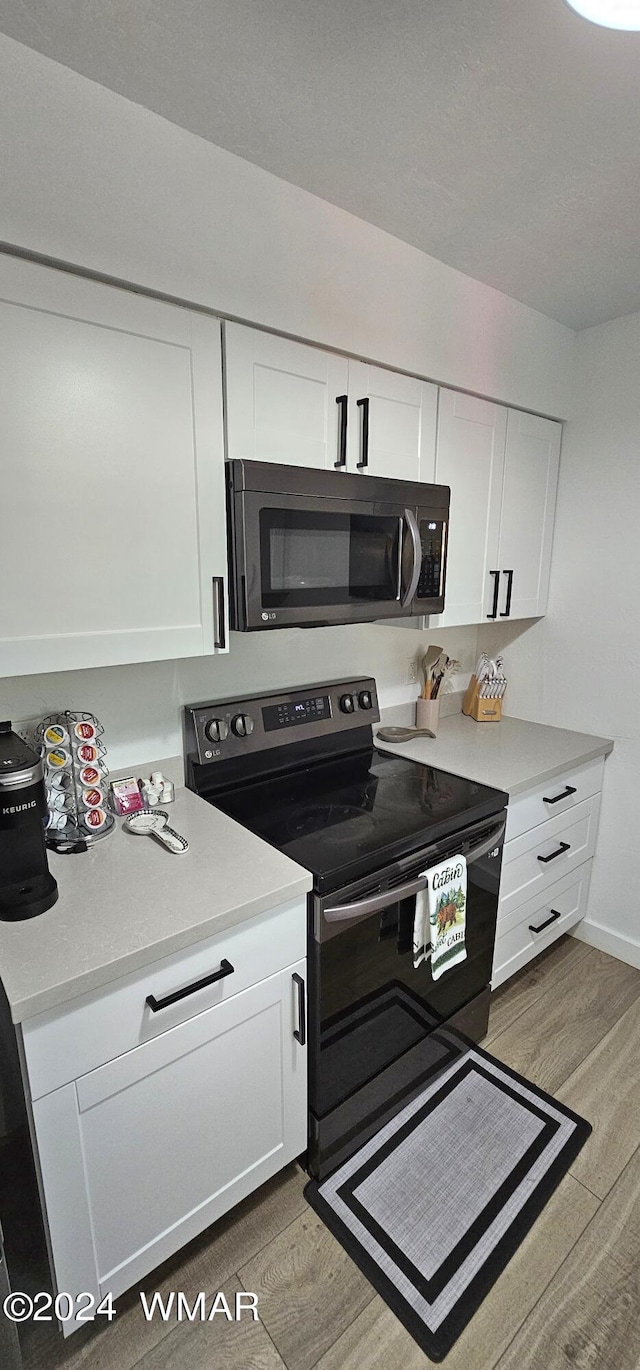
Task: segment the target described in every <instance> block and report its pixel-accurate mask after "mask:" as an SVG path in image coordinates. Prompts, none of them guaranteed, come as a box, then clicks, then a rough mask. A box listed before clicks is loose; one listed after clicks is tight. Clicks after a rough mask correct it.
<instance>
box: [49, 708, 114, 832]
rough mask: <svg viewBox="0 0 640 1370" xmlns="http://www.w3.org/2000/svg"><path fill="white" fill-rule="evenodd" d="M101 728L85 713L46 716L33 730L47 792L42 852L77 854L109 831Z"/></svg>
mask: <svg viewBox="0 0 640 1370" xmlns="http://www.w3.org/2000/svg"><path fill="white" fill-rule="evenodd" d="M103 735H104V728H103V726H102V724H101V722H100V720H99V719H98V718H96V717H95V715H94V714H90V713H75V712H72V711H70V710H64V711H63V712H62V713H57V714H49V715H48V716H47V717H46V718H43V719H42V722H41V723H39V724H38V727H37V729H36V745H37V747H38V749H39V751H40V754H41V756H42V760H43V764H44V772H45V785H46V789H47V806H48V810H49V812H48V817H47V822H46V841H47V846H49V847H52V848H53V849H54V850H55V851H59V852H81V851H85V849H86V847H87V846H90V845H91V844H92V843H94V842H98V841H99V840H100V838H102V837H108V835H109V833H111V832H113V831H114V828H115V818H114V816H113V814H112V813H111V812H110V811H109V808H108V805H107V782H108V779H109V769H108V766H107V763H106V755H107V749H106V747H105V745H104V742H103V740H102V739H103Z"/></svg>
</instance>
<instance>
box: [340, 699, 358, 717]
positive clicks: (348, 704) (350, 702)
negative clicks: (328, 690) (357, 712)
mask: <svg viewBox="0 0 640 1370" xmlns="http://www.w3.org/2000/svg"><path fill="white" fill-rule="evenodd" d="M355 707H356V706H355V703H354V699H353V695H342V696H341V698H340V708H341V709H342V712H343V714H352V713H353V711H354V709H355Z"/></svg>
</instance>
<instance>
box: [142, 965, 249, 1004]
mask: <svg viewBox="0 0 640 1370" xmlns="http://www.w3.org/2000/svg"><path fill="white" fill-rule="evenodd" d="M233 972H234V966H232V965H231V962H230V961H225V960H222V961H221V962H220V970H214V972H213V975H206V976H205V978H204V980H198V981H197V982H196V984H195V985H187V987H186V989H177V990H176V991H175V993H174V994H167V996H166V998H165V999H156V998H154V996H153V994H149V995H148V997H147V1000H146V1002H147V1004H148V1005H149V1008H150V1009H151V1012H152V1013H157V1012H158V1010H159V1009H161V1008H168V1007H169V1005H170V1004H177V1002H178V1000H179V999H186V998H187V995H188V994H196V993H197V992H198V990H199V989H206V987H207V985H213V984H215V982H216V980H224V977H225V975H233Z"/></svg>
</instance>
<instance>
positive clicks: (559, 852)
mask: <svg viewBox="0 0 640 1370" xmlns="http://www.w3.org/2000/svg"><path fill="white" fill-rule="evenodd" d="M565 851H571V843H570V842H561V843H560V846H559V847H558V850H557V851H552V852H551V854H550V856H539V857H538V861H542V862H543V863H544V865H545V866H546V865H547V862H548V861H555V859H556V856H562V853H563V852H565Z"/></svg>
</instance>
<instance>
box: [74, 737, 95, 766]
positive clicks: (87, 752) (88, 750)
mask: <svg viewBox="0 0 640 1370" xmlns="http://www.w3.org/2000/svg"><path fill="white" fill-rule="evenodd" d="M97 760H98V748H97V747H96V745H95V743H93V742H81V743H80V746H79V747H78V761H80V762H81V764H82V765H83V766H86V765H88V764H89V763H90V762H93V761H97Z"/></svg>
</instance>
